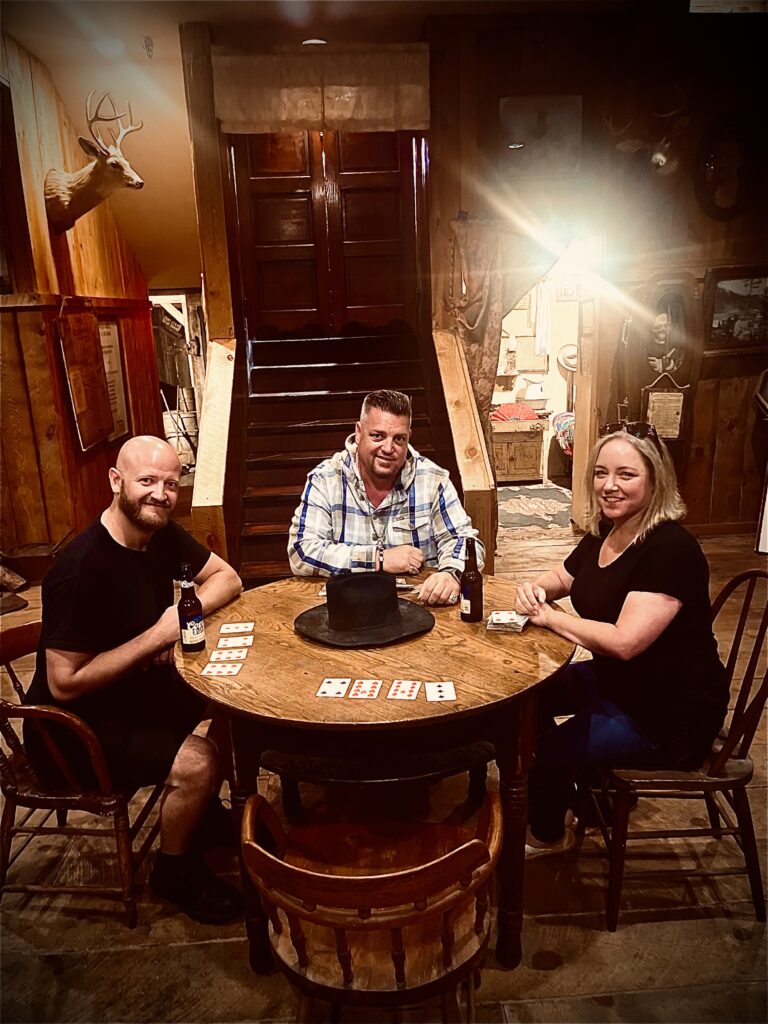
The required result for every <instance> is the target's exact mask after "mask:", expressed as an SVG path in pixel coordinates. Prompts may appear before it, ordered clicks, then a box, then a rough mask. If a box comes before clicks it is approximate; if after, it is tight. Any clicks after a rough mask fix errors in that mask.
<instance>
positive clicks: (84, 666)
mask: <svg viewBox="0 0 768 1024" xmlns="http://www.w3.org/2000/svg"><path fill="white" fill-rule="evenodd" d="M180 475H181V465H180V463H179V459H178V456H177V455H176V452H175V451H174V449H173V448H172V447H171V446H170V445H169V444H168V443H167V442H166V441H162V440H160V438H157V437H148V436H144V437H135V438H132V439H131V440H129V441H126V443H125V444H124V445H123V447H122V448H121V449H120V452H119V454H118V456H117V461H116V463H115V466H114V467H113V468H112V469H110V471H109V482H110V487H111V489H112V503H111V504H110V506H109V508H107V509H105V511H104V512H103V513H102V514H101V516H100V517H99V518H98V519H96V520H95V521H94V522H93V523H91V525H90V526H89V527H87V528H86V529H85V530H84V531H83V532H82V533H80V534H79V535H78V536H77V537H75V539H74V540H73V541H72V542H71V543H70V544H69V545H67V547H66V548H65V549H64V550H63V551H62V553H61V554H60V555H59V557H58V559H57V560H56V562H55V563H54V566H53V568H52V569H51V571H50V572H49V573H48V575H47V576H46V578H45V580H44V581H43V587H42V592H43V593H42V596H43V625H42V633H41V638H40V647H39V649H38V653H37V664H36V669H35V675H34V678H33V680H32V683H31V685H30V687H29V691H28V693H27V697H26V702H27V703H29V704H52V705H54V706H56V707H61V708H65V709H66V710H69V711H72V712H74V713H75V714H77V715H78V716H79V717H80V718H82V719H83V720H84V721H85V722H87V723H88V725H90V727H91V728H92V729H93V731H94V732H95V733H96V735H97V736H98V737H99V740H100V741H101V744H102V746H103V748H104V753H105V756H106V760H107V764H108V766H109V769H110V773H111V775H112V780H113V782H114V784H115V786H117V787H118V788H123V787H126V788H128V787H134V788H135V787H137V786H147V785H153V784H157V783H160V782H165V785H166V790H165V793H164V796H163V802H162V806H161V812H160V821H161V828H160V851H159V853H158V854H157V857H156V859H155V864H154V867H153V870H152V874H151V876H150V885H151V886H152V888H153V890H154V891H155V893H156V894H157V895H158V896H160V897H162V898H164V899H167V900H169V901H170V902H172V903H174V904H176V906H178V907H179V908H180V909H181V910H183V911H184V912H185V913H186V914H188V915H189V916H190V917H192V918H194V919H195V920H199V921H204V922H210V923H223V922H225V921H229V920H232V919H233V918H235V917H237V916H238V915H239V914H240V912H241V909H242V899H241V896H240V893H239V892H238V891H237V889H235V888H234V887H233V886H231V885H229V884H228V883H226V882H224V881H222V880H221V879H219V878H217V877H216V875H214V874H213V872H212V871H211V870H210V868H209V867H208V866H207V864H206V863H205V861H204V860H203V859H202V856H201V854H200V852H199V846H200V842H199V841H196V840H199V835H200V828H199V826H200V823H201V821H202V820H203V819H204V816H205V815H206V814H209V812H210V808H211V806H212V798H213V797H215V795H216V792H217V789H218V786H219V784H220V775H219V770H218V763H217V751H216V747H215V745H214V744H213V742H212V741H211V740H210V739H208V738H207V737H206V736H204V735H199V734H193V730H195V728H196V726H198V725H199V724H200V722H201V721H203V719H204V718H205V717H206V715H205V702H204V701H203V700H202V698H201V697H199V696H198V695H197V694H196V693H194V692H193V691H192V690H191V689H190V688H189V687H188V686H186V684H185V683H184V681H183V680H182V678H181V676H180V675H179V673H178V672H177V671H176V667H175V665H174V660H173V648H174V644H175V643H176V641H177V640H178V639H179V619H178V614H177V611H176V607H175V604H174V580H178V579H180V578H181V566H182V564H183V563H184V562H189V563H190V565H191V567H192V573H193V578H194V581H195V584H196V587H197V594H198V597H199V598H200V601H201V602H202V606H203V613H204V614H206V615H207V614H208V613H209V612H212V611H215V610H216V609H217V608H220V607H221V606H222V605H223V604H226V602H228V601H230V600H232V598H234V597H236V596H237V594H239V593H240V591H241V589H242V584H241V582H240V577H239V576H238V575H237V573H236V572H235V571H234V569H232V568H231V566H229V565H227V563H226V562H225V561H223V559H221V558H219V556H218V555H215V554H213V553H212V552H210V551H208V550H207V549H206V548H204V547H202V546H201V545H200V544H198V543H197V541H196V540H194V538H193V537H191V536H190V535H189V534H188V533H187V532H186V531H185V530H183V529H182V528H181V527H180V526H179V525H178V524H176V523H174V522H172V520H171V515H172V513H173V510H174V507H175V505H176V501H177V498H178V489H179V477H180ZM24 740H25V745H26V748H27V752H28V754H29V756H30V758H31V759H32V762H33V764H34V765H35V767H36V768H37V769H38V771H39V772H40V774H41V775H42V776H43V777H55V776H56V774H57V772H56V768H55V766H54V765H53V764H52V762H51V760H50V755H49V754H48V751H47V749H46V747H45V745H44V743H43V742H42V740H41V739H40V737H39V736H38V734H37V733H36V732H35V730H34V729H33V728H31V727H28V726H26V723H25V733H24ZM57 740H59V735H57ZM60 744H61V746H62V747H63V748H64V749H65V750H66V753H67V756H68V759H69V761H70V764H71V766H72V768H73V769H74V771H75V772H76V774H77V776H78V777H79V779H80V780H81V782H82V784H83V786H90V785H92V784H93V781H94V780H93V777H92V772H91V768H90V762H89V760H88V758H87V756H86V754H85V751H84V750H83V749H82V748H81V746H80V745H79V744H78V743H77V741H76V740H74V739H73V737H72V734H71V733H68V732H65V731H61V736H60ZM216 805H217V806H218V807H219V808H220V805H219V804H218V801H216Z"/></svg>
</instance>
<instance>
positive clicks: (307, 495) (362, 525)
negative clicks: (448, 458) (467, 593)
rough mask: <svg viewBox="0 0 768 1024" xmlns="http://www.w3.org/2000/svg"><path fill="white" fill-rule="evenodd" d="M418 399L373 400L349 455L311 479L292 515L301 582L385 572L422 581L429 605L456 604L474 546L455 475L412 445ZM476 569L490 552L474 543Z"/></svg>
mask: <svg viewBox="0 0 768 1024" xmlns="http://www.w3.org/2000/svg"><path fill="white" fill-rule="evenodd" d="M410 436H411V400H410V398H409V397H408V396H407V395H404V394H402V393H401V392H400V391H372V392H371V393H370V394H369V395H367V396H366V398H365V400H364V401H363V407H362V409H361V411H360V419H359V421H358V422H357V423H356V424H355V433H354V436H353V435H350V436H349V437H348V438H347V442H346V446H345V450H344V451H342V452H337V453H336V454H335V455H333V456H332V457H331V458H330V459H326V460H325V461H324V462H321V463H320V465H319V466H317V467H316V468H315V469H313V470H312V472H311V473H310V474H309V476H308V477H307V483H306V485H305V487H304V493H303V494H302V497H301V503H300V504H299V506H298V508H297V509H296V511H295V512H294V515H293V521H292V523H291V532H290V536H289V539H288V557H289V559H290V563H291V569H292V571H293V573H294V574H295V575H296V576H334V575H336V574H338V573H346V572H372V571H380V570H381V571H384V572H389V573H392V574H398V573H410V574H411V575H418V573H419V572H420V570H421V569H422V567H423V566H424V565H429V566H435V567H437V570H438V571H437V572H436V573H433V574H432V575H431V576H429V577H428V578H427V579H426V580H425V582H424V583H423V584H422V586H421V592H420V600H421V602H422V604H432V605H437V604H453V603H455V601H456V600H457V599H458V595H459V575H460V574H461V570H462V569H463V567H464V547H465V545H464V540H465V538H466V537H475V538H477V530H474V529H473V528H472V523H471V521H470V519H469V516H468V515H467V513H466V512H465V511H464V509H463V507H462V505H461V502H460V501H459V497H458V495H457V493H456V489H455V487H454V486H453V484H452V483H451V481H450V479H449V477H448V472H447V470H445V469H441V468H440V467H439V466H436V465H435V463H434V462H430V460H429V459H426V458H424V456H423V455H419V453H418V452H417V451H416V450H415V449H413V448H411V447H410V445H409V444H408V441H409V438H410ZM476 546H477V558H478V565H479V567H480V568H482V565H483V556H484V547H483V544H482V542H481V541H480V540H479V539H477V540H476Z"/></svg>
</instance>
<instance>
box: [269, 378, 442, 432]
mask: <svg viewBox="0 0 768 1024" xmlns="http://www.w3.org/2000/svg"><path fill="white" fill-rule="evenodd" d="M370 390H371V389H370V388H351V389H346V390H341V391H328V390H318V391H273V392H268V393H264V394H261V395H258V396H251V398H252V400H251V402H250V403H249V406H250V419H251V422H252V423H272V422H277V421H282V422H299V421H304V422H306V421H309V420H314V419H326V418H328V417H333V418H334V419H336V420H346V421H347V422H349V423H353V424H354V423H355V422H356V421H357V418H358V417H359V415H360V406H361V405H362V403H363V399H364V398H365V396H366V395H367V394H368V393H369V391H370ZM406 390H407V393H408V394H409V395H410V396H411V398H412V400H413V411H414V414H416V415H424V414H425V413H426V410H427V400H426V395H425V391H424V388H423V387H412V388H407V389H406Z"/></svg>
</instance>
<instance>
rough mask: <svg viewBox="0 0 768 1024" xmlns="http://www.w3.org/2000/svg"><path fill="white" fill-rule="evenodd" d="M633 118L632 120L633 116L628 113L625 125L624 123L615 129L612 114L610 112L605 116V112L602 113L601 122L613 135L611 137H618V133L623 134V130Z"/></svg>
mask: <svg viewBox="0 0 768 1024" xmlns="http://www.w3.org/2000/svg"><path fill="white" fill-rule="evenodd" d="M633 120H634V118H633V117H632V115H631V114H630V117H629V120H628V121H627V123H626V124H625V125H624V126H623V127H622V128H619V129H618V130H617V129H616V126H615V125H614V123H613V114H610V115H608V116H606V115H605V114H603V124H604V125H605V127H606V128H607V129H608V131H609V132H610V133H611V135H612V136H613V137H614V138H615V139H618V137H619V136H620V135H623V134H624V132H625V131H626V130H627V128H629V126H630V125H631V124H632V121H633Z"/></svg>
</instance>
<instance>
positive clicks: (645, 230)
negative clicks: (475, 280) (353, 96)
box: [428, 0, 768, 532]
mask: <svg viewBox="0 0 768 1024" xmlns="http://www.w3.org/2000/svg"><path fill="white" fill-rule="evenodd" d="M756 24H757V22H756V19H755V18H754V17H747V16H745V17H740V16H733V17H727V18H723V17H719V18H714V17H694V16H690V15H689V14H688V4H687V2H686V0H668V2H666V3H664V4H656V3H653V4H652V3H647V4H637V5H633V6H632V7H631V8H630V9H628V10H626V11H618V12H615V13H607V14H604V13H595V14H588V13H579V14H570V13H567V12H559V13H558V14H557V16H556V17H552V16H551V15H550V14H524V15H519V16H508V17H505V18H483V17H468V18H460V17H457V18H435V19H432V20H431V21H430V22H429V24H428V38H429V41H430V46H431V61H430V66H431V75H432V79H431V125H432V127H431V130H430V133H429V147H430V236H431V237H430V243H431V260H432V275H433V277H432V294H433V319H434V322H435V324H436V325H438V326H444V327H450V326H451V323H450V316H449V314H448V312H447V309H446V302H445V296H446V293H447V288H448V281H449V279H450V274H451V259H452V255H451V245H450V232H449V229H448V221H449V220H450V219H451V218H452V217H455V216H456V213H457V211H458V210H459V209H463V210H465V211H466V212H467V213H468V215H469V216H471V217H478V218H492V219H495V220H500V221H505V220H506V221H507V222H508V223H509V225H510V229H513V230H514V229H517V230H520V231H525V230H526V227H527V226H529V225H531V224H533V225H535V227H537V228H541V227H542V226H543V227H545V228H546V229H547V230H548V231H549V232H550V233H551V235H552V236H553V237H556V238H557V239H558V240H559V241H560V242H564V241H567V239H568V237H569V236H574V235H581V236H582V237H586V236H588V235H592V234H596V235H602V237H603V240H604V248H605V267H604V276H605V277H606V278H607V279H608V281H609V282H610V284H611V285H612V286H614V287H615V289H616V291H615V292H613V294H612V295H611V294H610V293H609V295H608V296H607V299H608V300H609V301H604V302H602V303H601V309H602V310H603V311H604V312H602V313H601V316H600V323H599V324H596V325H595V331H596V333H595V338H596V339H597V344H598V345H599V346H600V356H601V360H600V364H601V367H602V369H601V372H600V374H599V378H598V379H596V380H595V381H593V387H592V391H593V393H592V394H591V395H590V401H589V411H588V415H589V418H590V422H589V429H588V433H589V435H590V436H592V435H593V434H594V433H595V432H596V427H597V424H598V422H600V421H601V420H602V421H603V422H604V421H605V419H607V418H614V413H615V402H616V398H617V395H616V362H617V359H618V348H619V334H620V332H621V327H622V323H623V318H622V316H620V315H618V313H617V312H616V310H618V309H621V308H622V307H624V306H626V307H627V308H630V304H629V303H628V302H627V303H625V302H624V301H623V299H622V293H624V294H626V296H631V295H632V294H633V293H634V292H635V291H636V289H637V288H638V287H639V286H640V285H641V284H642V283H643V282H645V281H647V280H648V279H649V278H651V277H652V276H653V275H654V274H657V273H658V272H659V271H662V270H663V271H665V272H668V271H688V272H690V273H692V274H693V275H694V277H695V278H696V279H697V281H698V282H699V285H701V284H702V282H703V279H704V277H705V275H706V271H707V269H709V268H711V267H718V266H736V265H750V264H759V263H765V262H766V260H767V259H768V242H767V240H766V223H767V219H766V207H767V206H768V192H766V190H765V188H763V187H761V184H760V183H761V181H764V180H765V162H766V143H765V136H764V132H763V129H762V120H763V113H762V109H761V103H762V99H761V92H760V89H759V85H758V76H759V71H758V70H757V69H758V68H759V67H760V66H761V63H762V56H761V46H762V40H761V38H760V35H759V33H757V32H756V31H755V27H756ZM560 95H562V96H568V95H578V96H580V97H581V98H582V126H581V127H582V138H581V164H580V168H579V170H578V172H575V173H571V174H562V173H559V171H558V169H557V168H556V167H551V168H549V167H545V168H543V169H542V170H541V173H538V174H535V175H534V174H529V175H527V176H525V175H514V174H512V173H511V164H510V155H509V152H508V151H507V149H506V146H505V144H504V141H505V140H504V138H503V135H502V132H501V131H500V129H499V120H498V110H499V99H500V97H503V96H560ZM673 100H677V101H678V102H680V103H682V104H683V106H684V113H686V114H687V115H688V116H689V118H690V124H689V127H688V129H687V131H686V132H685V133H684V134H683V135H682V136H681V137H680V139H679V140H678V141H679V142H680V151H679V154H678V155H679V158H680V167H679V170H678V171H677V172H676V173H675V174H672V175H667V176H663V175H658V174H654V172H653V170H652V168H651V167H650V165H649V163H648V161H647V159H646V161H645V163H643V162H642V159H641V157H642V154H641V155H640V157H638V156H635V155H632V154H628V153H621V152H617V150H616V149H615V143H616V138H614V137H613V136H612V134H611V132H610V130H609V128H608V126H607V125H606V123H605V120H604V115H605V114H606V112H607V113H609V114H610V112H611V110H612V108H613V107H614V106H615V107H616V109H617V110H618V109H619V107H622V105H623V109H625V110H626V111H628V112H629V114H630V115H632V116H634V117H635V118H636V126H637V128H638V132H640V131H642V129H643V126H644V124H648V123H651V124H653V123H654V122H653V119H652V112H653V110H654V109H655V106H654V105H657V106H656V109H662V108H661V107H658V104H662V106H663V103H664V102H667V101H669V103H673ZM673 105H674V104H673ZM729 111H731V112H735V114H736V115H737V116H738V117H740V118H741V119H742V122H743V123H744V124H747V125H751V128H752V135H753V142H754V145H753V147H752V154H751V155H752V158H753V160H754V163H755V165H756V172H757V175H756V181H755V185H756V187H755V188H754V190H753V194H752V197H751V201H750V203H749V205H748V206H747V208H746V209H745V210H744V212H743V213H742V214H740V215H739V216H737V217H735V218H733V219H731V220H716V219H713V218H712V217H710V216H708V214H707V213H706V212H705V211H704V210H703V209H702V207H701V205H700V203H699V202H698V200H697V198H696V192H695V188H694V175H695V169H696V165H697V161H698V160H700V159H701V156H700V152H699V146H700V143H701V140H702V137H703V135H704V132H705V131H706V129H707V128H708V127H710V126H711V125H712V123H713V122H714V120H715V119H716V118H717V117H718V116H719V115H721V114H723V113H727V112H729ZM649 119H650V120H649ZM662 123H663V122H662V121H658V124H659V125H661V124H662ZM624 315H630V314H629V313H627V314H624ZM692 340H693V342H694V343H695V344H699V345H701V344H702V343H703V340H704V339H703V338H696V339H692ZM704 362H705V363H707V360H705V361H704ZM765 365H768V353H766V356H765V357H762V358H760V357H758V358H757V360H756V359H755V358H752V357H744V359H743V360H742V361H741V362H740V363H737V364H736V365H734V364H733V362H732V361H730V362H729V364H728V365H727V366H725V365H719V364H717V363H716V362H712V363H711V365H708V366H706V367H705V366H702V376H701V380H700V381H699V386H698V390H697V394H696V399H695V406H694V422H695V425H694V437H693V440H692V444H691V451H690V458H689V460H688V461H689V470H688V475H687V478H686V481H685V485H684V497H685V499H686V501H687V503H688V506H689V516H688V520H687V522H688V523H689V524H690V525H692V526H695V527H698V528H700V530H701V531H709V532H715V531H716V530H719V529H741V530H751V529H753V528H754V527H755V525H756V519H757V510H758V503H759V492H760V487H761V483H762V480H763V477H764V473H765V465H766V449H768V439H767V438H766V427H765V424H763V423H760V422H759V421H758V422H755V417H754V407H753V402H752V397H751V396H752V392H753V390H754V385H755V381H756V376H757V374H758V373H759V371H760V369H762V368H763V367H764V366H765ZM611 367H613V370H612V369H611Z"/></svg>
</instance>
